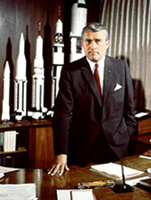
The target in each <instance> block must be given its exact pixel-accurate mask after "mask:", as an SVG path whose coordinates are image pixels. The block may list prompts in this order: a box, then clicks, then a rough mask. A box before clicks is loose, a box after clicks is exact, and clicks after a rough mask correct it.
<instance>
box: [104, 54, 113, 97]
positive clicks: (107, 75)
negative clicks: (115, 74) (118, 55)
mask: <svg viewBox="0 0 151 200" xmlns="http://www.w3.org/2000/svg"><path fill="white" fill-rule="evenodd" d="M111 77H112V69H111V63H110V61H109V59H108V57H106V60H105V68H104V87H103V101H105V100H106V98H107V94H108V91H109V89H110V86H111V84H112V83H111V80H112V78H111Z"/></svg>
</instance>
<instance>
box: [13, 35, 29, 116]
mask: <svg viewBox="0 0 151 200" xmlns="http://www.w3.org/2000/svg"><path fill="white" fill-rule="evenodd" d="M24 48H25V41H24V36H23V33H21V36H20V42H19V53H18V57H17V63H16V76H15V80H14V82H15V100H14V104H15V105H14V111H15V118H16V119H17V120H21V119H22V118H23V117H24V116H26V113H27V105H26V102H27V78H26V58H25V54H24Z"/></svg>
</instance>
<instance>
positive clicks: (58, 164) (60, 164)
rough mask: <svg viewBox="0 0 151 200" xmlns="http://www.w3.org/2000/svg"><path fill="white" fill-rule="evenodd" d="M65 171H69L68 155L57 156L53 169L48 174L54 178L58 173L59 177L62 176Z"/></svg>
mask: <svg viewBox="0 0 151 200" xmlns="http://www.w3.org/2000/svg"><path fill="white" fill-rule="evenodd" d="M65 169H66V170H68V171H69V168H68V166H67V155H65V154H60V155H56V157H55V160H54V162H53V163H52V167H51V168H50V170H49V172H48V174H51V175H52V176H54V175H55V174H57V173H58V175H59V176H61V175H62V174H63V172H64V170H65Z"/></svg>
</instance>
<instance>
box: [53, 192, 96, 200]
mask: <svg viewBox="0 0 151 200" xmlns="http://www.w3.org/2000/svg"><path fill="white" fill-rule="evenodd" d="M56 192H57V200H95V199H96V198H95V196H94V194H93V191H92V189H86V190H78V189H73V190H57V191H56Z"/></svg>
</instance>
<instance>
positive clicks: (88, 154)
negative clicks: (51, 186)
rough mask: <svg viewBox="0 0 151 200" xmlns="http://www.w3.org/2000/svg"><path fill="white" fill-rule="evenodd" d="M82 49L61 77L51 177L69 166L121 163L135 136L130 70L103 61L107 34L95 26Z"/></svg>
mask: <svg viewBox="0 0 151 200" xmlns="http://www.w3.org/2000/svg"><path fill="white" fill-rule="evenodd" d="M82 47H83V49H84V52H85V55H86V57H83V58H82V59H80V60H77V61H75V62H72V63H70V64H69V65H68V66H64V68H63V71H62V76H61V80H60V90H59V93H58V96H57V99H56V103H55V112H54V118H53V131H54V150H55V155H56V157H55V161H54V163H53V164H52V166H51V168H50V170H49V174H51V175H54V174H56V172H57V171H58V170H59V171H60V172H59V175H62V174H63V172H64V170H65V169H66V170H69V168H68V164H69V165H70V164H76V165H86V164H88V163H90V162H95V163H104V162H110V161H115V160H117V159H119V158H121V157H123V156H124V155H125V154H126V151H127V147H128V143H129V139H130V136H131V135H132V134H133V133H134V132H135V130H136V121H135V115H134V114H135V110H134V101H133V86H132V80H131V76H130V73H129V69H128V66H127V64H126V63H125V61H123V60H118V59H115V58H112V57H109V56H106V55H105V54H106V50H107V49H108V47H109V40H108V33H107V30H106V29H105V28H104V27H103V26H102V25H101V24H99V23H96V22H95V23H91V24H89V25H88V26H86V27H84V29H83V32H82ZM96 64H97V67H96ZM96 70H97V72H96ZM96 73H97V77H96ZM95 77H96V79H97V80H96V79H95ZM98 79H99V81H98ZM99 93H100V94H99Z"/></svg>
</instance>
